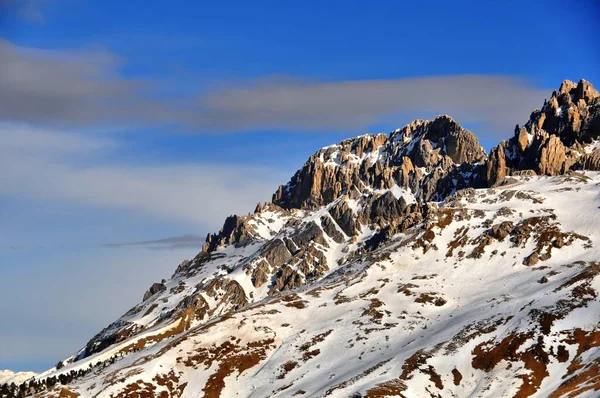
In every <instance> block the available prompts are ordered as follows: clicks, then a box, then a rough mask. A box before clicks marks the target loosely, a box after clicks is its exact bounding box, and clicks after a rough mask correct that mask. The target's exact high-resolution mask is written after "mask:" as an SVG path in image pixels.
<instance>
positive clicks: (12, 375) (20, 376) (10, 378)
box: [0, 369, 36, 385]
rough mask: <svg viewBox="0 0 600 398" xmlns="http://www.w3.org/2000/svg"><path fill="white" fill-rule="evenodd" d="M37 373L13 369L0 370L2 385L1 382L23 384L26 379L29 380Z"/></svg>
mask: <svg viewBox="0 0 600 398" xmlns="http://www.w3.org/2000/svg"><path fill="white" fill-rule="evenodd" d="M35 375H36V373H35V372H13V371H12V370H8V369H4V370H0V385H1V384H11V383H14V384H21V383H23V382H24V381H25V380H29V379H31V378H32V377H34V376H35Z"/></svg>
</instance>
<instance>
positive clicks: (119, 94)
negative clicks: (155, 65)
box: [0, 40, 548, 136]
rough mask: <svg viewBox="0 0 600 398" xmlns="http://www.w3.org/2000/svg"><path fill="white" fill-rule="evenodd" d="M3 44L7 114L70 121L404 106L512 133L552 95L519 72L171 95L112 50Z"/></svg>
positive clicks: (188, 125) (344, 117) (260, 125)
mask: <svg viewBox="0 0 600 398" xmlns="http://www.w3.org/2000/svg"><path fill="white" fill-rule="evenodd" d="M0 51H1V52H2V54H3V56H2V57H1V58H0V87H1V88H2V90H0V119H5V120H16V121H24V122H29V123H38V124H39V123H45V124H52V125H62V126H89V125H98V124H100V125H122V124H128V123H131V124H136V125H161V124H168V125H173V126H179V127H181V128H183V129H185V130H187V131H194V132H244V131H251V130H257V129H273V130H284V131H327V130H332V129H333V130H350V131H360V130H363V129H365V128H367V127H368V126H370V125H373V124H376V123H380V122H382V121H391V119H393V118H394V117H398V115H406V114H411V115H412V114H414V115H417V116H418V115H420V114H427V115H430V114H432V113H434V114H435V113H449V114H451V115H452V116H454V117H455V118H457V119H458V120H459V122H463V123H479V124H481V125H482V126H483V131H482V133H483V134H488V133H490V132H492V133H502V136H504V135H506V134H509V133H510V132H511V131H512V127H513V126H514V125H515V124H516V123H520V122H523V121H525V120H526V119H527V117H528V114H529V112H531V110H533V109H534V108H535V107H536V106H539V105H540V103H541V101H543V99H544V97H545V96H547V94H548V92H547V90H545V89H540V88H539V87H536V86H535V85H533V84H532V83H531V82H530V81H527V80H524V79H521V78H518V77H514V76H503V75H451V76H429V77H418V78H414V77H411V78H398V79H388V80H348V81H326V80H319V81H315V80H310V79H306V78H298V77H285V76H284V77H281V76H266V77H262V78H259V79H255V80H250V81H244V80H236V81H230V82H228V83H227V84H225V83H223V82H221V84H218V83H214V84H213V85H212V86H211V89H209V90H207V89H206V87H204V88H200V87H198V88H196V89H195V88H194V87H189V88H188V90H187V91H188V95H186V96H183V95H179V96H176V95H169V96H166V95H161V92H162V91H161V85H160V84H159V82H157V81H154V82H152V81H141V80H133V79H130V78H127V77H125V76H124V75H123V73H122V66H123V65H124V62H125V61H124V60H123V59H121V58H119V57H118V56H117V55H115V54H114V53H112V52H110V51H108V50H106V49H104V50H102V49H100V50H97V49H96V50H89V49H86V50H61V51H49V50H42V49H35V48H25V47H20V46H17V45H15V44H13V43H10V42H8V41H2V40H0ZM171 83H172V84H173V85H176V84H177V82H171ZM190 92H191V93H192V94H190ZM163 94H164V93H163Z"/></svg>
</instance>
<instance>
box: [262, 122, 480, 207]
mask: <svg viewBox="0 0 600 398" xmlns="http://www.w3.org/2000/svg"><path fill="white" fill-rule="evenodd" d="M485 159H486V154H485V151H484V149H483V148H482V147H481V145H480V144H479V141H478V140H477V137H475V135H474V134H473V133H471V132H470V131H468V130H465V129H464V128H462V127H461V126H460V125H459V124H458V123H456V122H455V121H454V120H453V119H452V118H450V117H448V116H440V117H437V118H436V119H434V120H433V121H424V120H416V121H414V122H412V123H411V124H409V125H407V126H405V127H403V128H402V129H398V130H396V131H394V132H392V133H391V134H390V135H389V136H386V135H385V134H368V135H364V136H362V137H358V138H353V139H349V140H346V141H342V142H341V143H340V144H338V145H332V146H330V147H326V148H323V149H321V150H320V151H318V152H317V153H315V154H314V155H313V156H311V157H310V158H309V159H308V161H307V162H306V163H305V165H304V166H303V167H302V169H300V170H299V171H298V172H297V173H296V174H295V175H294V176H293V177H292V179H291V181H290V182H289V183H288V184H287V185H285V186H280V187H279V188H278V189H277V192H276V193H275V194H274V195H273V203H275V204H276V205H278V206H281V207H283V208H286V209H292V208H296V209H305V208H308V209H310V208H316V207H319V206H323V205H325V204H327V203H330V202H332V201H333V200H334V199H336V198H337V197H339V196H340V195H341V194H342V193H348V194H349V193H351V192H352V191H353V190H357V191H358V192H362V191H363V190H364V189H365V188H368V187H371V188H373V189H388V188H391V187H393V186H398V187H402V188H405V189H411V190H412V191H413V192H417V191H420V192H422V195H423V197H422V199H423V200H429V199H431V198H432V197H433V196H435V195H436V194H437V195H438V196H442V195H443V194H444V192H442V193H438V192H437V191H436V190H437V188H438V183H439V182H440V181H441V180H443V179H444V177H448V176H450V175H452V176H453V177H459V178H458V181H457V182H456V184H452V185H451V186H447V190H448V191H450V190H452V189H454V188H460V187H462V186H463V185H464V186H466V185H469V184H473V183H477V182H478V179H479V178H480V175H479V173H481V170H479V167H478V166H477V164H478V162H483V161H485ZM463 164H464V165H465V166H467V167H465V168H468V169H469V172H470V173H471V175H470V176H469V177H468V178H467V179H465V177H464V176H465V173H460V172H458V170H459V168H460V167H459V166H460V165H463ZM435 170H438V171H436V172H434V171H435ZM463 171H464V170H463ZM432 172H434V173H433V174H432ZM454 179H456V178H454ZM450 181H453V179H450V178H448V179H447V180H445V181H444V184H443V185H448V183H449V182H450ZM421 187H426V189H425V190H420V188H421Z"/></svg>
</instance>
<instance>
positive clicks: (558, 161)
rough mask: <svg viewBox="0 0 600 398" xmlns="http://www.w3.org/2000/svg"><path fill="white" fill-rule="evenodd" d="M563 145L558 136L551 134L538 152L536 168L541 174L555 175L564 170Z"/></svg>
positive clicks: (564, 155) (564, 154)
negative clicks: (538, 157)
mask: <svg viewBox="0 0 600 398" xmlns="http://www.w3.org/2000/svg"><path fill="white" fill-rule="evenodd" d="M565 161H566V153H565V146H564V145H563V143H562V142H561V140H560V138H558V137H557V136H555V135H551V136H550V137H549V138H548V139H547V140H546V142H545V143H544V145H543V146H542V149H541V152H540V159H539V165H538V170H539V172H540V173H541V174H546V175H551V176H555V175H558V174H562V173H564V172H565Z"/></svg>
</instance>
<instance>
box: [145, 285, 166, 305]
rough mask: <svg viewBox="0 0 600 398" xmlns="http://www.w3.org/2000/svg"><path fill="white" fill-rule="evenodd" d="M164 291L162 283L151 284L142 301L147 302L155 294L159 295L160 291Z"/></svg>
mask: <svg viewBox="0 0 600 398" xmlns="http://www.w3.org/2000/svg"><path fill="white" fill-rule="evenodd" d="M164 290H166V287H165V284H164V283H163V282H161V283H153V284H152V286H150V289H148V290H147V291H146V293H144V299H143V301H146V300H148V299H149V298H150V297H152V296H154V295H155V294H156V293H160V292H162V291H164Z"/></svg>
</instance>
